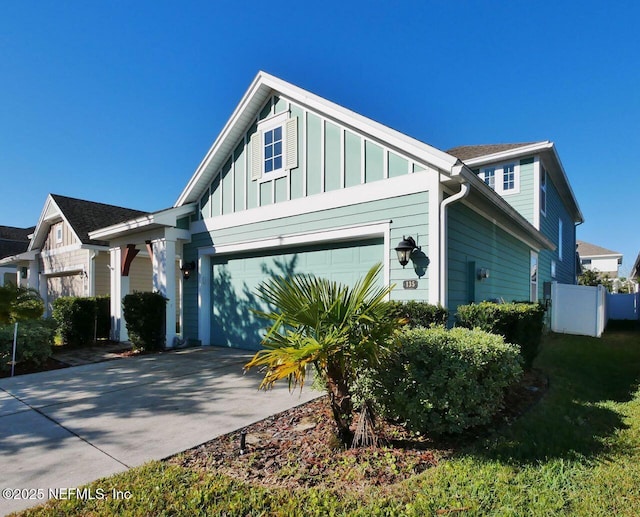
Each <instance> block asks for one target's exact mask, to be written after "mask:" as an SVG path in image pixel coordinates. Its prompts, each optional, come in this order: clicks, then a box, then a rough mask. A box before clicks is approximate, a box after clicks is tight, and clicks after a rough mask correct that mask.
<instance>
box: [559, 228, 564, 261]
mask: <svg viewBox="0 0 640 517" xmlns="http://www.w3.org/2000/svg"><path fill="white" fill-rule="evenodd" d="M562 238H563V235H562V219H558V260H562Z"/></svg>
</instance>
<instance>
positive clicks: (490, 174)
mask: <svg viewBox="0 0 640 517" xmlns="http://www.w3.org/2000/svg"><path fill="white" fill-rule="evenodd" d="M482 179H483V180H484V182H485V183H486V184H487V185H489V186H490V187H491V188H492V189H493V190H495V189H496V170H495V168H493V167H489V168H487V169H484V170H483V171H482Z"/></svg>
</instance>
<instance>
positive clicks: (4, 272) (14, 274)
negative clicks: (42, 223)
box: [0, 226, 34, 286]
mask: <svg viewBox="0 0 640 517" xmlns="http://www.w3.org/2000/svg"><path fill="white" fill-rule="evenodd" d="M33 230H34V228H33V227H32V228H15V227H13V226H0V286H3V285H7V284H9V283H12V284H15V285H18V283H19V278H18V275H19V274H22V273H23V271H19V270H18V268H17V267H16V266H15V265H9V264H7V265H3V264H2V263H1V261H2V259H4V258H6V257H10V256H12V255H17V254H18V253H22V252H24V251H26V250H27V248H28V247H29V235H31V234H32V233H33Z"/></svg>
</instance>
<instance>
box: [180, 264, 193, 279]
mask: <svg viewBox="0 0 640 517" xmlns="http://www.w3.org/2000/svg"><path fill="white" fill-rule="evenodd" d="M195 269H196V263H195V262H194V261H193V260H192V261H191V262H185V263H183V264H182V267H181V268H180V271H182V278H183V280H189V278H191V272H192V271H195Z"/></svg>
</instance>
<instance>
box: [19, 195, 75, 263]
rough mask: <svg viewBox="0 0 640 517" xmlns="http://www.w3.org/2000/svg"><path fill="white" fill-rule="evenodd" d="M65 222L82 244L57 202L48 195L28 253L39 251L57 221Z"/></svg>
mask: <svg viewBox="0 0 640 517" xmlns="http://www.w3.org/2000/svg"><path fill="white" fill-rule="evenodd" d="M60 220H61V221H63V222H64V224H66V225H67V227H68V228H69V231H70V232H71V234H72V235H73V237H74V238H75V240H76V241H77V242H82V240H81V239H80V237H78V234H77V233H76V231H75V230H74V228H73V226H71V225H70V224H69V221H67V218H66V217H65V215H64V213H63V212H62V210H60V207H59V206H58V204H57V203H56V202H55V200H54V199H53V197H52V196H51V194H49V195H47V200H46V201H45V203H44V208H43V209H42V213H41V214H40V219H39V220H38V224H37V225H36V229H35V230H34V232H33V237H32V239H31V242H29V248H28V251H33V250H39V249H40V248H42V246H43V245H44V241H45V239H46V238H47V235H48V234H49V229H50V228H51V226H53V224H54V223H55V222H57V221H60Z"/></svg>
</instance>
